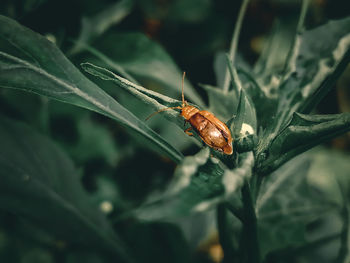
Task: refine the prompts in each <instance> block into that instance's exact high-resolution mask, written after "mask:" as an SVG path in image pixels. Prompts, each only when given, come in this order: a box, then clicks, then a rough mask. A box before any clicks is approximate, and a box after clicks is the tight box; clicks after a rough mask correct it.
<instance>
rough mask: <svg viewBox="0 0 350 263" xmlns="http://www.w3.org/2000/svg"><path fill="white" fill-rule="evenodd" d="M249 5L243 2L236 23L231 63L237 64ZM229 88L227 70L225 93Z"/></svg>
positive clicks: (227, 71)
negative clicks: (238, 50)
mask: <svg viewBox="0 0 350 263" xmlns="http://www.w3.org/2000/svg"><path fill="white" fill-rule="evenodd" d="M248 3H249V0H243V3H242V5H241V9H240V10H239V13H238V18H237V21H236V25H235V29H234V31H233V36H232V40H231V46H230V53H229V56H230V60H231V63H234V62H235V56H236V52H237V46H238V39H239V34H240V32H241V27H242V22H243V18H244V15H245V12H246V9H247V6H248ZM233 65H234V64H233ZM229 86H230V74H229V70H228V68H227V69H226V73H225V81H224V87H223V89H224V92H228V89H229Z"/></svg>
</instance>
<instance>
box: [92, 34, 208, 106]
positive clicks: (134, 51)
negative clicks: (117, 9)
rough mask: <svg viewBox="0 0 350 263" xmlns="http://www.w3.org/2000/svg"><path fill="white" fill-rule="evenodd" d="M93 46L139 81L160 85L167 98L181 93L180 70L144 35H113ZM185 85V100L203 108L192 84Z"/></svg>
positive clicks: (108, 35) (163, 51) (186, 83)
mask: <svg viewBox="0 0 350 263" xmlns="http://www.w3.org/2000/svg"><path fill="white" fill-rule="evenodd" d="M94 47H95V48H96V49H97V50H98V51H99V52H101V53H102V54H104V55H105V56H107V57H108V58H109V59H110V60H112V61H113V62H115V63H117V64H118V65H119V66H120V67H121V68H122V69H123V70H124V71H125V72H127V73H128V74H130V75H131V76H132V77H134V78H135V79H136V80H138V81H139V82H143V83H147V82H150V83H154V84H158V89H162V90H164V93H165V94H168V95H171V94H174V93H175V94H179V95H180V94H181V76H182V72H181V70H180V69H179V68H178V67H177V65H176V64H175V63H174V61H173V60H172V58H171V57H170V56H169V54H168V53H167V52H166V51H165V50H164V49H163V48H162V47H161V46H160V45H158V44H157V43H156V42H154V41H152V40H151V39H149V38H148V37H147V36H145V35H144V34H141V33H110V34H107V35H105V36H104V37H103V39H102V38H101V40H100V41H99V42H97V43H95V45H94ZM92 61H93V62H94V63H96V64H98V65H100V66H103V67H106V66H107V67H110V66H109V65H110V63H109V64H107V65H104V64H101V61H94V60H92ZM111 69H113V68H111ZM189 74H190V72H189ZM184 84H185V96H186V98H188V100H190V101H191V102H193V103H195V104H197V105H199V106H203V105H204V103H203V101H202V99H201V97H200V96H199V95H198V94H197V92H196V90H195V89H194V88H193V87H192V85H191V83H190V82H189V81H187V79H185V83H184ZM167 90H169V91H167ZM170 92H171V93H170Z"/></svg>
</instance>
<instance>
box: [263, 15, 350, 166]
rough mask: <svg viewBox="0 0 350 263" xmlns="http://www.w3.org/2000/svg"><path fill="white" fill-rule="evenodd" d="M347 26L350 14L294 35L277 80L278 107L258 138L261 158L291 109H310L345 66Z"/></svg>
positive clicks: (349, 40)
mask: <svg viewBox="0 0 350 263" xmlns="http://www.w3.org/2000/svg"><path fill="white" fill-rule="evenodd" d="M349 29H350V17H349V18H344V19H340V20H336V21H331V22H329V23H327V24H325V25H322V26H319V27H317V28H315V29H312V30H308V31H305V32H303V33H300V34H298V35H297V37H296V40H295V45H294V47H293V49H292V51H291V55H290V57H289V58H290V60H289V61H288V62H287V67H286V71H285V74H284V75H283V77H282V79H281V82H279V83H280V85H279V90H278V93H277V95H278V96H277V99H278V106H277V109H276V111H275V113H273V114H271V118H270V121H269V122H267V124H266V125H265V126H266V130H265V131H264V134H263V135H262V136H261V137H260V139H259V145H258V156H260V157H261V158H262V159H264V157H263V155H266V152H267V149H268V148H269V147H270V144H271V143H272V141H273V140H274V139H275V137H276V136H277V135H278V134H279V133H280V132H281V131H282V129H284V128H285V127H286V126H287V125H288V123H289V122H290V121H291V119H292V116H293V114H294V112H297V111H299V112H300V111H302V112H309V111H310V110H311V109H312V108H313V107H314V106H315V105H316V104H317V103H318V102H319V100H320V99H321V98H322V97H323V96H324V95H325V94H326V93H327V92H328V91H329V89H330V88H331V87H332V85H333V84H334V81H335V80H336V79H337V78H338V76H339V74H340V73H341V72H342V71H343V70H344V69H345V66H346V64H347V63H348V62H349V61H350V56H349V55H350V53H349V50H350V49H349V48H350V34H349ZM320 39H321V40H322V41H320Z"/></svg>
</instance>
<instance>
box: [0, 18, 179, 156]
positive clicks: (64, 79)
mask: <svg viewBox="0 0 350 263" xmlns="http://www.w3.org/2000/svg"><path fill="white" fill-rule="evenodd" d="M0 41H1V42H0V46H1V47H3V46H2V45H4V49H5V51H0V86H1V87H5V88H16V89H21V90H24V91H30V92H34V93H37V94H40V95H45V96H48V97H50V98H53V99H56V100H59V101H63V102H66V103H70V104H74V105H76V106H80V107H83V108H86V109H89V110H92V111H95V112H98V113H100V114H103V115H106V116H108V117H110V118H113V119H115V120H116V121H118V122H119V123H120V124H121V125H123V126H124V127H127V128H129V129H131V130H133V131H135V132H136V133H138V134H139V135H141V136H142V137H143V138H145V139H147V140H148V141H149V142H152V143H153V145H154V146H155V147H157V148H158V150H159V151H161V152H162V153H164V154H166V155H167V156H169V157H170V158H171V159H173V160H174V161H176V162H179V161H180V160H181V159H182V154H181V153H180V152H178V151H177V150H176V149H175V148H174V147H172V146H171V145H169V144H168V143H167V142H166V141H165V140H164V139H163V138H162V137H160V136H159V135H158V134H157V133H155V132H154V131H152V130H151V129H150V128H149V127H148V126H147V125H146V124H145V123H144V122H142V121H140V120H139V119H138V118H136V117H135V116H134V115H133V114H132V113H130V112H129V111H128V110H126V109H125V108H124V107H122V106H121V105H120V104H119V103H118V102H116V101H115V100H113V98H111V97H110V96H109V95H108V94H106V93H105V92H104V91H103V90H101V89H100V88H99V87H98V86H96V85H95V84H94V83H93V82H91V81H89V80H88V79H87V78H86V77H85V76H84V75H83V74H82V73H81V72H80V71H79V70H78V69H76V68H75V67H74V65H73V64H71V63H70V62H69V60H68V59H67V58H66V57H65V56H64V55H63V54H62V53H61V51H60V50H59V49H58V48H57V47H56V46H54V45H53V44H52V43H50V42H49V41H48V40H46V39H45V38H44V37H42V36H40V35H38V34H36V33H34V32H33V31H31V30H29V29H27V28H25V27H22V26H21V25H19V24H18V23H17V22H15V21H13V20H11V19H9V18H6V17H4V16H0ZM8 52H9V53H8Z"/></svg>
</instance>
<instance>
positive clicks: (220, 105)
mask: <svg viewBox="0 0 350 263" xmlns="http://www.w3.org/2000/svg"><path fill="white" fill-rule="evenodd" d="M201 87H202V88H204V89H205V91H206V92H207V94H208V99H209V111H210V112H212V113H214V114H215V116H216V117H218V118H219V119H220V120H223V121H227V120H229V119H230V118H232V116H233V115H235V114H236V113H237V105H238V101H239V98H238V96H236V92H235V91H233V90H230V91H229V92H227V93H225V92H224V91H223V90H222V89H220V88H219V87H214V86H210V85H206V84H201Z"/></svg>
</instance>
